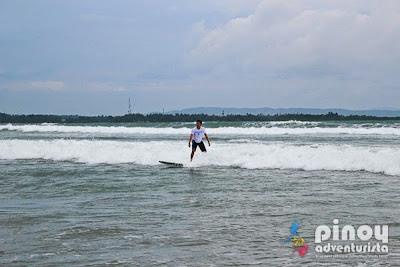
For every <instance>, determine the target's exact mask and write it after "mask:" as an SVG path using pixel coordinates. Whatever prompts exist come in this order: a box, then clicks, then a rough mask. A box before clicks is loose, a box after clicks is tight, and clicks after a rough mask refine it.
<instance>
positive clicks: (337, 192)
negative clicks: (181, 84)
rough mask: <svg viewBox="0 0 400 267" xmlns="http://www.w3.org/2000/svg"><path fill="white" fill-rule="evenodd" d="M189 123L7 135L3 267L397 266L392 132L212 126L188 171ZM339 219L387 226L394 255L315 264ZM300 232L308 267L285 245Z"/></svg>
mask: <svg viewBox="0 0 400 267" xmlns="http://www.w3.org/2000/svg"><path fill="white" fill-rule="evenodd" d="M191 125H192V124H157V125H151V124H144V125H142V124H140V125H136V124H127V125H114V126H112V128H110V126H105V125H103V126H102V127H97V126H96V125H75V126H62V127H63V128H60V127H59V126H60V125H36V126H34V125H0V126H1V127H2V128H1V127H0V129H2V130H0V169H1V175H0V185H1V186H0V199H1V201H0V218H1V220H0V242H1V244H0V247H1V248H0V250H1V252H0V264H2V265H38V266H43V265H48V266H57V265H104V264H122V265H140V266H143V265H150V264H155V265H170V266H176V265H196V266H198V265H217V266H219V265H245V264H254V265H267V264H268V265H271V266H281V265H295V264H296V265H298V264H307V265H314V266H321V265H344V264H347V265H353V266H363V264H366V265H376V266H386V265H395V264H397V263H398V262H399V261H400V255H399V249H400V227H399V226H400V225H399V219H400V212H399V209H398V207H399V204H400V198H399V196H398V192H399V191H400V186H399V178H400V176H399V175H400V169H399V165H400V164H399V163H400V148H399V146H398V145H399V137H398V136H399V135H398V134H397V132H398V131H400V129H399V125H398V124H397V123H394V122H391V123H386V122H385V123H381V122H375V123H369V124H365V123H364V124H363V123H345V124H343V123H312V124H305V123H301V122H290V124H289V123H281V124H279V123H273V124H268V123H260V124H255V123H248V124H244V123H236V124H224V123H218V124H209V126H208V125H207V123H205V125H204V126H205V127H207V130H208V133H209V135H210V138H211V141H212V146H211V147H207V148H208V153H207V154H199V153H197V154H196V156H195V159H194V162H193V163H190V162H189V161H188V157H189V153H190V149H189V148H188V147H187V140H186V139H188V134H187V133H186V132H187V131H188V127H189V126H191ZM17 126H18V127H19V128H15V127H17ZM13 127H14V128H13ZM76 127H80V128H76ZM109 128H110V129H109ZM253 128H255V130H254V129H253ZM319 128H321V129H322V128H323V129H328V130H325V131H327V132H324V133H322V132H321V131H320V129H319ZM343 128H344V129H350V130H346V131H347V132H346V133H343V131H342V129H343ZM157 129H158V130H157ZM171 129H172V131H174V130H176V131H177V132H171ZM282 129H284V130H285V129H286V132H284V133H282ZM359 129H363V131H364V132H361V131H358V130H359ZM379 129H383V130H380V131H381V132H378V130H379ZM313 130H314V132H313ZM256 131H258V132H256ZM268 131H270V132H268ZM310 132H311V133H310ZM338 132H339V133H338ZM158 160H172V161H178V162H182V163H184V167H183V168H168V167H166V166H164V165H160V164H159V163H158ZM334 218H337V219H339V220H340V225H341V226H343V225H346V224H350V225H354V226H360V225H362V224H368V225H374V224H387V225H389V244H388V247H389V254H388V255H387V257H381V258H377V257H365V255H360V254H355V255H353V257H347V258H318V257H317V256H318V255H317V253H316V252H315V250H314V248H315V245H316V244H315V242H314V232H315V229H316V227H317V226H318V225H321V224H326V225H328V226H330V227H332V220H333V219H334ZM294 221H296V222H298V223H299V224H300V228H299V231H298V233H299V235H300V236H301V237H303V238H304V240H305V242H306V243H307V245H308V246H309V251H308V253H307V255H306V256H305V257H304V258H302V257H299V255H297V254H292V250H293V248H294V247H293V244H292V242H289V243H286V244H282V243H283V241H285V240H286V239H287V238H288V237H289V236H290V227H291V225H292V223H293V222H294ZM371 242H372V241H371ZM374 242H375V241H374ZM342 243H344V242H342ZM384 256H385V255H384Z"/></svg>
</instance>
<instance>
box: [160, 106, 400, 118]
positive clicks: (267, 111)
mask: <svg viewBox="0 0 400 267" xmlns="http://www.w3.org/2000/svg"><path fill="white" fill-rule="evenodd" d="M222 112H224V114H225V115H230V114H231V115H244V114H252V115H257V114H262V115H276V114H301V113H302V114H312V115H319V114H326V113H328V112H333V113H338V114H339V115H366V116H378V117H397V116H400V110H390V109H369V110H351V109H339V108H324V109H322V108H268V107H264V108H221V107H194V108H185V109H181V110H171V111H168V112H166V113H167V114H175V113H183V114H207V115H221V114H222Z"/></svg>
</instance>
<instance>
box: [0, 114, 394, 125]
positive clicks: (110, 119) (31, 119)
mask: <svg viewBox="0 0 400 267" xmlns="http://www.w3.org/2000/svg"><path fill="white" fill-rule="evenodd" d="M198 119H200V120H203V121H225V122H234V121H289V120H298V121H370V120H380V121H382V120H400V117H377V116H367V115H346V116H345V115H339V114H338V113H333V112H328V113H327V114H321V115H312V114H276V115H264V114H258V115H253V114H245V115H234V114H231V115H226V116H220V115H207V114H182V113H176V114H162V113H151V114H140V113H135V114H126V115H123V116H104V115H101V116H80V115H40V114H31V115H11V114H6V113H0V123H45V122H47V123H102V122H104V123H118V122H190V121H195V120H198Z"/></svg>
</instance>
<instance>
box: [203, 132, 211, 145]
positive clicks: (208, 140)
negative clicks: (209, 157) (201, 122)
mask: <svg viewBox="0 0 400 267" xmlns="http://www.w3.org/2000/svg"><path fill="white" fill-rule="evenodd" d="M204 136H205V137H206V139H207V142H208V146H211V144H210V139H208V135H207V134H206V133H204Z"/></svg>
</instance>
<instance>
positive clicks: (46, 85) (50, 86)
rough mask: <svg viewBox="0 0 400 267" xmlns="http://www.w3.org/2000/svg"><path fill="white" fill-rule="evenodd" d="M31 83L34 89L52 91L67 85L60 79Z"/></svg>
mask: <svg viewBox="0 0 400 267" xmlns="http://www.w3.org/2000/svg"><path fill="white" fill-rule="evenodd" d="M29 85H30V87H31V88H32V89H39V90H52V91H59V90H61V89H63V88H64V87H65V83H64V82H60V81H33V82H30V83H29ZM28 89H29V88H28Z"/></svg>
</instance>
